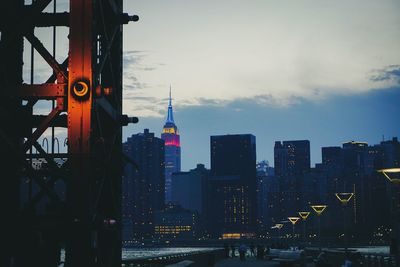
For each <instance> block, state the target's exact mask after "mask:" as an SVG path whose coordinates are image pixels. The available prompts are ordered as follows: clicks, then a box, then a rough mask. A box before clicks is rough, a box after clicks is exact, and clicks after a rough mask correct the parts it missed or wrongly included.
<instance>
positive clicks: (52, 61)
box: [25, 32, 67, 80]
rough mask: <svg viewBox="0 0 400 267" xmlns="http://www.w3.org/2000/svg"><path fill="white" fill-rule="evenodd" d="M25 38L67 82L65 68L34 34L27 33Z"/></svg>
mask: <svg viewBox="0 0 400 267" xmlns="http://www.w3.org/2000/svg"><path fill="white" fill-rule="evenodd" d="M25 38H26V39H27V40H28V41H29V42H30V43H31V44H32V45H33V47H34V48H35V49H36V51H37V52H38V53H39V54H40V55H41V56H42V57H43V59H44V60H45V61H46V62H47V64H49V66H50V67H51V68H52V69H53V70H54V71H55V72H56V74H57V75H61V76H62V77H63V78H64V79H65V80H66V79H67V75H66V74H65V73H64V71H63V68H62V67H61V65H60V64H58V62H57V60H56V59H55V58H54V57H53V56H52V55H51V54H50V52H49V51H47V49H46V47H44V45H43V44H42V42H41V41H40V40H39V39H38V38H37V37H36V36H35V35H34V34H33V33H32V32H29V33H26V34H25Z"/></svg>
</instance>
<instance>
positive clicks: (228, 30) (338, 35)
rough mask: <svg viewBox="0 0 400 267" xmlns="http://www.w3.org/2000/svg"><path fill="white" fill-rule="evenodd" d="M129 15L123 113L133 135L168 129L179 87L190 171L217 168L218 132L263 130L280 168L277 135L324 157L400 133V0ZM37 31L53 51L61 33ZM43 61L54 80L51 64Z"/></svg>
mask: <svg viewBox="0 0 400 267" xmlns="http://www.w3.org/2000/svg"><path fill="white" fill-rule="evenodd" d="M57 4H58V6H57V11H58V12H62V11H67V10H68V5H67V4H66V3H63V1H62V0H60V1H57ZM51 10H52V9H51V7H49V8H48V11H51ZM124 12H127V13H129V14H137V15H139V17H140V20H139V21H138V22H134V23H133V22H132V23H130V24H128V25H125V26H124V43H123V49H124V61H123V64H124V73H123V77H124V78H123V79H124V81H123V82H124V83H123V84H124V85H123V87H124V92H123V95H124V102H123V110H124V113H126V114H129V115H130V116H138V117H139V120H140V121H139V123H138V124H135V125H130V126H128V127H125V128H124V131H123V138H124V140H126V138H127V137H128V136H130V135H132V134H136V133H138V132H143V129H144V128H149V129H150V131H151V132H154V133H155V134H156V136H160V132H161V129H162V127H163V124H164V121H165V117H166V112H167V104H168V102H167V98H168V93H169V87H170V86H171V87H172V95H173V106H174V118H175V122H176V124H177V126H178V128H179V130H180V133H181V144H182V169H183V170H189V169H192V168H194V167H195V166H196V164H197V163H204V164H205V165H206V166H207V167H209V161H210V156H209V139H210V136H211V135H220V134H242V133H243V134H247V133H251V134H254V135H255V136H256V140H257V159H258V160H263V159H265V160H268V161H269V162H270V163H271V165H273V146H274V142H275V141H278V140H301V139H308V140H310V142H311V160H312V164H315V163H318V162H320V160H321V152H320V149H321V147H322V146H340V145H341V144H342V142H345V141H349V140H357V141H366V142H368V143H369V144H376V143H379V142H380V141H381V140H382V139H383V138H385V139H388V138H392V137H393V136H399V137H400V126H399V123H398V115H399V114H400V107H399V106H400V105H399V104H398V103H399V100H400V52H399V51H400V50H399V44H400V27H398V25H400V1H398V0H380V1H376V0H347V1H344V0H337V1H320V0H296V1H290V0H280V1H275V0H274V1H273V0H248V1H239V0H219V1H211V0H203V1H194V0H151V1H149V0H135V1H132V0H126V1H124ZM67 33H68V31H67V28H58V29H57V50H56V59H57V60H58V61H60V62H62V61H63V60H64V58H65V56H66V55H67V52H68V42H67V39H66V36H67ZM35 34H37V35H38V36H40V37H41V40H42V41H43V43H44V45H45V46H46V47H47V48H48V49H49V51H51V29H46V28H43V29H38V30H37V31H36V32H35ZM29 51H30V50H29V49H25V55H24V56H25V62H28V59H29V56H30V54H29ZM35 61H36V62H37V63H38V64H36V68H35V82H36V83H39V82H44V80H45V79H46V78H47V77H48V73H51V70H50V68H49V67H47V66H46V64H45V63H44V61H43V60H42V59H41V58H40V56H35ZM24 73H25V76H24V81H25V82H29V75H28V74H29V73H30V66H29V64H24ZM41 107H42V106H40V105H39V108H38V113H40V109H41ZM47 112H48V111H47ZM44 113H45V112H44ZM57 133H58V134H59V135H61V136H63V135H65V130H58V132H57ZM46 134H48V133H46Z"/></svg>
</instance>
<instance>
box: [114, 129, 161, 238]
mask: <svg viewBox="0 0 400 267" xmlns="http://www.w3.org/2000/svg"><path fill="white" fill-rule="evenodd" d="M123 151H124V153H125V154H126V155H127V156H129V158H131V159H132V160H133V161H134V162H135V163H136V164H137V167H135V166H133V165H132V164H126V165H125V170H124V175H123V178H122V219H123V224H124V225H123V232H124V233H125V234H126V236H124V237H123V238H124V241H129V240H138V239H140V238H151V237H152V236H151V235H152V232H153V231H152V230H153V225H154V212H155V211H157V210H162V209H163V208H164V171H165V169H164V142H163V140H161V139H160V138H157V137H155V136H154V133H150V132H149V130H148V129H145V130H144V132H143V133H139V134H135V135H132V136H131V137H129V138H128V140H127V142H126V143H124V144H123Z"/></svg>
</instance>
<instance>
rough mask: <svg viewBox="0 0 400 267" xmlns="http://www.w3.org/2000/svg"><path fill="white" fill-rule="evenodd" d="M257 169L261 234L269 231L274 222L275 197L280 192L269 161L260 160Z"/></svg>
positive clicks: (259, 230) (258, 223) (258, 222)
mask: <svg viewBox="0 0 400 267" xmlns="http://www.w3.org/2000/svg"><path fill="white" fill-rule="evenodd" d="M256 170H257V209H258V211H257V215H258V218H257V226H258V227H257V228H258V229H257V231H258V233H260V235H263V234H265V233H267V232H268V231H269V229H270V225H271V224H272V221H273V220H271V219H272V218H273V216H274V215H276V210H275V209H274V205H273V202H271V199H273V197H274V195H276V192H279V183H278V180H277V179H276V176H275V175H274V168H273V167H270V166H269V163H268V161H260V162H258V163H257V166H256Z"/></svg>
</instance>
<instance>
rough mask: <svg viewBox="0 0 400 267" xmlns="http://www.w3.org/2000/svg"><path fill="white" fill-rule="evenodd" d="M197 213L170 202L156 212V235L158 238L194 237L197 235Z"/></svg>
mask: <svg viewBox="0 0 400 267" xmlns="http://www.w3.org/2000/svg"><path fill="white" fill-rule="evenodd" d="M196 230H197V213H196V212H193V211H189V210H186V209H183V208H182V207H181V206H178V205H173V204H169V205H167V206H166V207H165V209H164V210H160V211H156V212H155V222H154V236H155V238H158V239H192V238H194V237H195V236H196Z"/></svg>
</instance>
